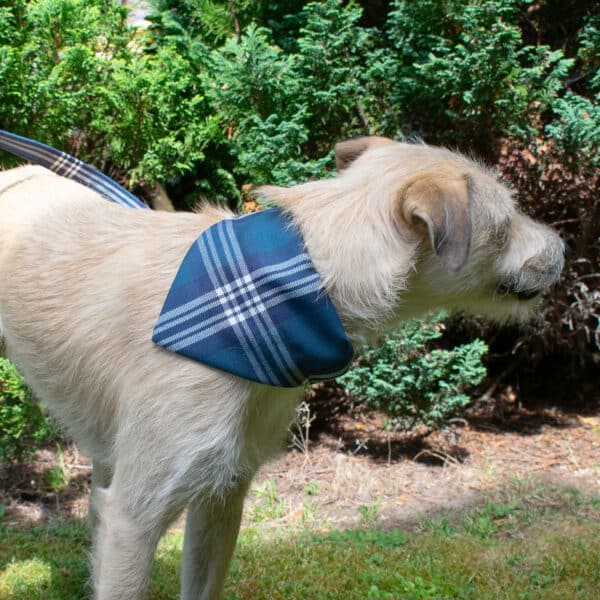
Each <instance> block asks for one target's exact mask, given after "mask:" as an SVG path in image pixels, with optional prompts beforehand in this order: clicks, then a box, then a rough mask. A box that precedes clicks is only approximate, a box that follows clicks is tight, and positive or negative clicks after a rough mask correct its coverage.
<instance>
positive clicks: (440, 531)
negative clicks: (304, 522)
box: [0, 486, 600, 600]
mask: <svg viewBox="0 0 600 600" xmlns="http://www.w3.org/2000/svg"><path fill="white" fill-rule="evenodd" d="M497 500H498V501H495V502H492V501H488V502H487V503H485V504H483V505H481V506H479V507H477V508H474V509H469V510H467V511H462V512H452V513H449V512H447V511H446V512H444V513H440V514H438V515H437V516H434V515H431V516H430V518H428V519H425V520H423V521H422V522H421V527H420V529H418V530H416V532H415V533H412V534H408V533H405V532H403V531H401V530H398V529H395V530H388V531H381V530H376V529H355V530H348V531H335V530H333V531H329V532H324V531H319V532H314V531H309V530H305V529H301V530H296V531H290V530H273V529H260V528H257V527H250V528H247V529H245V530H244V531H243V532H242V535H241V537H240V540H239V541H238V545H237V549H236V554H235V557H234V560H233V563H232V566H231V569H230V572H229V575H228V578H227V582H226V590H225V600H260V599H265V600H267V599H268V600H290V599H291V600H294V599H299V598H310V599H311V600H334V599H343V600H364V599H365V598H376V599H384V598H385V599H399V598H402V599H414V600H427V599H431V600H433V599H439V598H445V599H454V598H456V599H459V598H461V599H463V600H465V599H469V600H492V599H494V600H496V599H498V598H502V599H505V600H508V599H512V598H539V599H541V598H544V599H545V600H558V599H561V600H562V599H564V598H569V599H573V600H575V599H581V600H583V599H588V598H592V597H596V596H595V595H594V591H597V589H600V587H599V586H600V570H598V568H597V567H598V552H597V539H598V536H599V535H600V499H598V498H587V497H584V496H583V495H581V494H579V493H575V491H573V490H568V489H565V490H563V491H556V490H552V489H549V488H548V489H546V488H543V487H539V486H534V487H531V488H524V489H517V490H513V491H512V492H510V497H509V498H503V497H499V498H498V499H497ZM0 538H3V541H4V542H5V543H3V544H1V545H0V598H2V600H17V599H19V600H75V599H82V598H86V597H88V596H89V591H90V590H89V586H88V579H89V571H88V567H87V560H86V559H87V554H88V551H89V531H88V528H87V526H86V525H85V523H83V522H81V521H71V522H64V523H57V524H53V525H51V526H47V527H36V528H32V529H27V530H10V529H7V528H6V527H4V528H3V529H0ZM181 543H182V533H181V532H180V531H170V532H168V533H167V535H166V536H165V537H164V538H163V540H162V541H161V543H160V546H159V549H158V552H157V556H156V561H155V565H154V569H153V573H152V580H151V585H150V589H149V593H148V600H176V598H178V594H179V575H178V573H179V565H180V561H181Z"/></svg>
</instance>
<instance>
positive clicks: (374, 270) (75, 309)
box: [0, 138, 563, 600]
mask: <svg viewBox="0 0 600 600" xmlns="http://www.w3.org/2000/svg"><path fill="white" fill-rule="evenodd" d="M336 150H337V152H336V163H337V166H338V169H339V171H340V172H339V174H338V176H337V177H335V178H333V179H329V180H325V181H315V182H310V183H306V184H304V185H299V186H296V187H293V188H290V189H283V188H275V187H266V188H262V189H261V190H259V192H258V193H259V194H261V195H262V196H264V197H265V198H266V199H268V200H269V201H271V202H273V203H275V204H277V205H279V206H281V207H283V208H284V209H285V210H286V211H287V213H288V214H289V216H290V217H291V219H292V221H293V222H294V223H295V225H296V226H297V227H298V228H299V229H300V230H301V232H302V235H303V236H304V239H305V242H306V246H307V248H308V251H309V253H310V255H311V257H312V259H313V261H314V264H315V267H316V269H317V271H318V272H319V273H320V274H321V276H322V278H323V281H324V283H325V287H326V288H327V290H328V292H329V294H330V296H331V299H332V301H333V302H334V304H335V305H336V307H337V309H338V311H339V314H340V317H341V319H342V321H343V323H344V325H345V327H346V330H347V332H348V334H349V336H350V337H351V338H352V339H353V340H356V341H362V340H364V339H371V338H374V337H377V336H378V335H379V334H380V333H381V332H383V331H386V330H387V329H389V328H390V327H393V326H394V324H395V323H397V322H398V321H401V320H403V319H406V318H408V317H412V316H415V315H419V314H422V313H424V312H425V311H428V310H431V309H434V308H438V307H446V308H449V309H459V310H469V311H475V312H479V313H484V314H488V315H490V316H492V317H495V318H498V319H506V318H513V319H521V320H522V319H524V318H525V317H527V316H528V315H529V314H530V312H531V310H532V307H533V306H535V301H534V300H529V299H528V298H529V297H531V296H533V295H534V294H535V293H537V292H538V291H540V290H541V289H542V288H544V287H546V286H548V285H551V284H552V283H554V282H556V281H557V279H558V277H559V274H560V271H561V268H562V261H563V259H562V254H563V245H562V242H561V241H560V239H559V238H558V236H557V235H556V234H555V233H553V232H552V231H551V230H550V229H548V228H547V227H545V226H543V225H540V224H538V223H535V222H533V221H531V220H530V219H529V218H527V217H525V216H524V215H523V214H521V213H519V212H518V211H517V209H516V208H515V205H514V201H513V199H512V197H511V194H510V192H509V191H508V190H507V189H506V188H505V187H503V186H502V185H501V184H500V183H499V182H498V181H497V180H496V178H495V177H494V175H493V174H491V173H489V172H487V171H486V170H485V169H482V168H481V167H480V166H478V165H477V164H475V163H474V162H472V161H470V160H468V159H466V158H464V157H462V156H459V155H457V154H454V153H451V152H449V151H447V150H444V149H440V148H432V147H428V146H425V145H408V144H401V143H396V142H391V141H390V140H385V139H383V138H362V139H358V140H351V141H349V142H344V143H341V144H339V145H338V146H337V148H336ZM228 216H229V214H228V213H227V212H225V211H221V210H217V209H214V208H213V209H209V208H206V209H204V210H202V212H200V213H199V214H190V213H186V214H184V213H177V214H173V213H171V214H168V213H158V212H153V211H145V210H133V209H128V208H122V207H120V206H117V205H114V204H111V203H110V202H107V201H106V200H104V199H102V198H100V197H99V196H98V195H97V194H95V193H94V192H92V191H90V190H88V189H86V188H84V187H82V186H80V185H78V184H76V183H74V182H72V181H67V180H65V179H63V178H61V177H58V176H56V175H53V174H51V173H49V172H48V171H46V170H44V169H42V168H38V167H23V168H19V169H14V170H12V171H7V172H4V173H0V339H1V340H2V346H3V348H4V353H5V354H6V356H8V357H9V358H10V359H11V360H13V361H14V362H15V364H16V365H17V367H18V368H19V369H20V370H21V372H22V373H23V375H24V376H25V378H26V379H27V381H28V383H29V384H30V386H31V387H32V389H33V390H34V392H35V393H36V394H37V395H38V396H39V397H40V398H41V399H42V400H43V401H44V402H45V404H46V405H47V406H48V407H49V409H50V410H51V411H52V413H53V414H54V415H56V417H57V418H58V419H59V420H60V422H61V423H62V424H63V425H64V426H65V428H66V429H67V430H68V432H69V433H70V434H71V435H72V436H73V437H74V439H75V440H77V442H78V443H79V444H80V445H81V447H82V449H83V450H84V451H85V452H86V453H88V454H89V455H91V456H92V458H93V465H94V472H93V481H92V498H91V509H90V513H91V520H92V524H93V526H94V531H95V533H94V559H93V582H94V593H95V597H96V598H97V599H98V600H123V599H125V598H127V599H128V600H136V599H140V598H143V596H144V593H145V589H146V585H147V581H148V576H149V572H150V567H151V563H152V558H153V555H154V551H155V548H156V544H157V542H158V539H159V538H160V536H161V535H162V533H163V532H164V531H165V529H166V527H167V526H168V524H169V523H170V522H171V521H172V520H173V519H174V518H176V517H177V516H178V515H179V514H180V513H181V511H182V510H183V509H184V508H186V507H187V508H188V514H187V524H186V531H185V542H184V553H183V566H182V598H183V599H184V600H200V599H203V600H208V599H215V598H218V597H219V594H220V591H221V589H222V585H223V580H224V577H225V573H226V570H227V566H228V564H229V560H230V558H231V554H232V552H233V548H234V545H235V540H236V536H237V532H238V528H239V523H240V518H241V513H242V504H243V498H244V495H245V493H246V491H247V488H248V485H249V483H250V480H251V479H252V476H253V475H254V473H255V472H256V470H257V469H258V467H259V466H260V465H261V463H263V462H264V461H265V460H266V459H267V458H269V457H270V456H272V455H273V454H274V453H275V452H276V451H277V450H278V449H279V447H280V445H281V442H282V439H283V437H284V436H285V433H286V430H287V427H288V424H289V423H290V421H291V419H292V418H293V416H294V411H295V407H296V404H297V402H298V401H299V400H300V399H301V396H302V389H292V390H286V389H279V388H272V387H268V386H264V385H260V384H257V383H253V382H250V381H245V380H242V379H239V378H237V377H235V376H232V375H228V374H226V373H222V372H219V371H216V370H214V369H211V368H208V367H206V366H203V365H201V364H199V363H196V362H194V361H191V360H188V359H186V358H183V357H181V356H179V355H177V354H174V353H172V352H169V351H167V350H165V349H163V348H160V347H157V346H155V345H153V343H152V342H151V335H152V329H153V326H154V323H155V320H156V318H157V316H158V313H159V311H160V308H161V306H162V303H163V301H164V299H165V295H166V293H167V291H168V289H169V285H170V283H171V281H172V279H173V277H174V275H175V273H176V271H177V268H178V266H179V264H180V262H181V260H182V258H183V256H184V254H185V253H186V251H187V249H188V248H189V246H190V245H191V244H192V243H193V241H194V240H195V239H196V237H197V236H198V235H199V234H200V232H201V231H202V230H203V229H205V228H206V227H208V226H210V225H211V224H213V223H215V222H217V221H219V220H220V219H223V218H226V217H228Z"/></svg>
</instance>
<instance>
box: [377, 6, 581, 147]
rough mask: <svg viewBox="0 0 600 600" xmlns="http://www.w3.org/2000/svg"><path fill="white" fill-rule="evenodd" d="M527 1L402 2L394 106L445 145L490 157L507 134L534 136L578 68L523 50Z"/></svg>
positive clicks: (395, 26)
mask: <svg viewBox="0 0 600 600" xmlns="http://www.w3.org/2000/svg"><path fill="white" fill-rule="evenodd" d="M522 4H523V2H520V1H519V0H500V1H499V0H485V1H482V2H473V1H472V0H451V1H450V2H444V3H441V2H437V0H426V1H425V2H407V1H406V0H396V1H395V2H394V4H393V8H394V10H393V11H392V12H391V14H390V18H389V20H388V24H387V28H388V34H389V37H390V41H391V49H392V53H393V61H392V67H393V69H394V70H393V73H392V77H391V78H390V80H391V94H390V96H391V97H390V100H391V102H392V105H394V106H399V107H401V109H402V112H403V113H405V114H406V115H409V119H411V120H412V127H413V128H416V129H417V131H419V132H424V131H427V132H432V133H433V135H434V139H436V140H438V141H446V142H447V141H452V143H454V144H456V143H457V142H458V143H461V144H463V145H464V144H465V143H468V144H469V146H470V147H473V145H475V146H476V147H477V149H478V150H479V151H480V152H484V153H485V152H489V146H490V144H491V143H492V142H493V141H494V139H496V138H497V137H498V135H501V134H507V133H519V134H523V133H526V132H527V131H529V130H530V129H531V127H532V125H533V121H534V119H535V115H537V114H539V113H540V112H541V111H542V110H544V109H545V108H546V107H547V106H548V105H549V103H550V102H551V100H552V98H553V97H554V95H555V94H556V92H557V91H558V90H559V89H560V88H561V86H562V83H561V80H562V79H563V78H564V77H565V75H566V73H567V71H568V69H569V68H570V67H571V66H572V64H573V61H572V60H571V59H566V58H564V56H563V53H562V52H561V51H560V50H556V51H552V50H551V49H550V48H549V47H548V46H546V45H541V46H528V45H524V44H523V40H522V33H521V29H520V28H519V25H518V20H519V5H522Z"/></svg>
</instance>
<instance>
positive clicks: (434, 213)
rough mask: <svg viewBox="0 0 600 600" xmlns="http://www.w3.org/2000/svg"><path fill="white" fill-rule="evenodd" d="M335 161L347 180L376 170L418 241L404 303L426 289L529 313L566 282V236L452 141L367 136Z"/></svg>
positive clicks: (341, 148) (345, 145)
mask: <svg viewBox="0 0 600 600" xmlns="http://www.w3.org/2000/svg"><path fill="white" fill-rule="evenodd" d="M336 165H337V168H338V171H340V173H341V174H342V176H343V177H348V178H351V177H354V176H356V175H358V174H359V173H363V174H366V173H370V175H366V176H368V177H370V178H372V184H371V185H372V186H373V187H374V188H377V189H378V190H379V192H380V193H381V196H382V197H385V200H384V202H386V203H387V204H388V205H389V207H390V209H391V211H392V215H393V220H394V222H395V224H396V226H397V227H398V231H399V234H400V235H401V236H404V238H405V239H414V238H416V243H417V246H418V250H417V253H416V255H415V262H414V274H413V275H410V276H409V279H410V280H412V282H411V284H410V285H409V286H407V290H406V291H407V294H406V296H405V298H404V302H403V303H407V302H410V300H409V297H410V296H413V297H416V296H419V295H420V296H422V297H424V296H426V297H428V298H430V299H431V300H432V301H433V303H434V304H435V303H436V298H437V300H438V302H439V303H440V304H441V305H444V306H447V307H449V308H456V309H464V310H469V311H474V312H483V313H485V314H488V315H490V316H492V317H496V318H501V319H502V318H506V317H508V318H511V317H513V318H517V319H521V318H524V317H526V316H528V315H529V314H530V312H531V310H532V308H533V307H534V306H535V301H536V299H537V298H538V297H539V295H540V293H541V292H542V291H543V290H544V289H545V288H547V287H549V286H551V285H553V284H554V283H556V282H557V281H558V279H559V277H560V273H561V270H562V267H563V253H564V244H563V242H562V240H561V239H560V237H559V236H558V235H557V234H556V233H555V232H554V231H553V230H552V229H550V228H549V227H546V226H544V225H542V224H540V223H537V222H535V221H533V220H532V219H530V218H529V217H527V216H525V215H524V214H523V213H522V212H520V211H519V210H518V209H517V207H516V205H515V202H514V200H513V197H512V194H511V191H510V190H509V189H508V188H507V187H506V186H504V185H502V184H501V183H500V182H499V181H498V179H497V177H496V175H495V174H494V173H492V172H491V171H489V170H488V169H485V168H484V167H482V166H481V165H478V164H477V163H475V162H474V161H472V160H469V159H467V158H466V157H464V156H462V155H460V154H457V153H454V152H450V151H449V150H446V149H444V148H435V147H430V146H426V145H424V144H405V143H399V142H393V141H391V140H388V139H386V138H381V137H366V138H357V139H353V140H348V141H345V142H340V143H339V144H338V145H337V146H336ZM382 199H383V198H382Z"/></svg>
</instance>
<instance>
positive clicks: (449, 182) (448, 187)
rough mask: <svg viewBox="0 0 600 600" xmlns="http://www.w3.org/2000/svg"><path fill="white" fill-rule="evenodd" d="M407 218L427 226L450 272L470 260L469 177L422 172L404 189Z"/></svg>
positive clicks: (402, 201)
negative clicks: (443, 175)
mask: <svg viewBox="0 0 600 600" xmlns="http://www.w3.org/2000/svg"><path fill="white" fill-rule="evenodd" d="M400 206H401V209H402V216H403V217H404V220H405V221H406V222H407V223H409V224H410V225H413V226H417V227H419V226H421V227H422V226H423V225H424V226H425V227H426V228H427V231H428V233H429V239H430V240H431V245H432V247H433V249H434V251H435V253H436V255H437V256H438V257H439V258H440V260H441V261H442V263H443V264H444V265H445V266H446V268H447V269H448V270H449V271H453V272H457V271H459V270H460V269H461V268H462V267H463V266H464V264H465V263H466V262H467V258H468V256H469V249H470V247H471V211H470V195H469V182H468V179H467V177H456V176H454V177H442V176H440V175H439V174H421V175H420V176H418V177H417V178H415V179H414V180H413V181H412V182H410V183H409V184H408V185H407V186H405V187H404V189H403V190H402V192H401V205H400Z"/></svg>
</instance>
